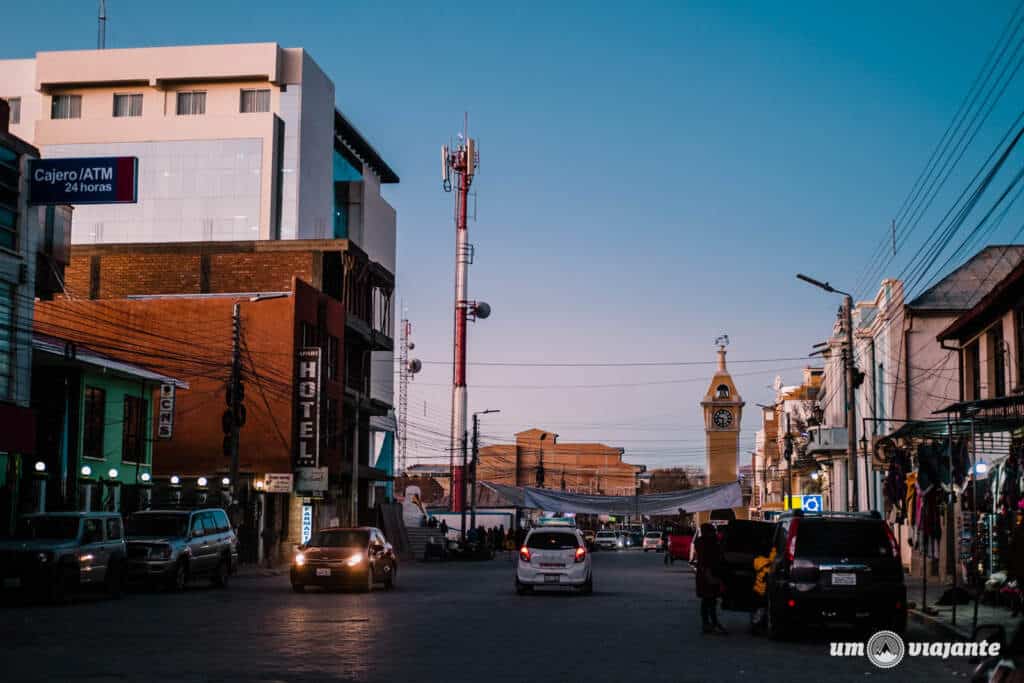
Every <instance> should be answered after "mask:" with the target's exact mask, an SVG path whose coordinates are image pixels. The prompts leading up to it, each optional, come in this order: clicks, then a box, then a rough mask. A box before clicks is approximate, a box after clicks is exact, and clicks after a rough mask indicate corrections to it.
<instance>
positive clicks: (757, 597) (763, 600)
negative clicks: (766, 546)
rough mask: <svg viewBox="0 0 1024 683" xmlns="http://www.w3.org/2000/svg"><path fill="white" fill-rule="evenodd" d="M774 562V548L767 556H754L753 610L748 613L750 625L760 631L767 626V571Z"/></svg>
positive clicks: (754, 629) (757, 631)
mask: <svg viewBox="0 0 1024 683" xmlns="http://www.w3.org/2000/svg"><path fill="white" fill-rule="evenodd" d="M773 562H775V548H772V551H771V553H769V554H768V555H767V556H765V555H758V556H756V557H755V558H754V610H753V611H752V612H751V613H750V627H751V629H752V630H753V631H754V633H761V632H762V631H764V629H765V628H767V626H768V573H769V572H770V571H771V569H772V563H773Z"/></svg>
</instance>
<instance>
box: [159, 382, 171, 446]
mask: <svg viewBox="0 0 1024 683" xmlns="http://www.w3.org/2000/svg"><path fill="white" fill-rule="evenodd" d="M159 408H160V409H159V411H158V412H157V422H156V436H157V438H158V439H169V438H171V436H173V435H174V385H173V384H169V383H164V384H161V385H160V404H159Z"/></svg>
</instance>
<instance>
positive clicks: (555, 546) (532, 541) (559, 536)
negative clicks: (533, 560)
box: [526, 531, 580, 550]
mask: <svg viewBox="0 0 1024 683" xmlns="http://www.w3.org/2000/svg"><path fill="white" fill-rule="evenodd" d="M579 544H580V543H579V539H578V538H576V534H566V533H559V532H557V531H538V532H535V533H532V534H530V537H529V538H528V539H526V547H527V548H537V549H539V550H566V549H568V548H578V547H579Z"/></svg>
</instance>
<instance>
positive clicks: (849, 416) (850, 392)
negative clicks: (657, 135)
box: [843, 294, 860, 511]
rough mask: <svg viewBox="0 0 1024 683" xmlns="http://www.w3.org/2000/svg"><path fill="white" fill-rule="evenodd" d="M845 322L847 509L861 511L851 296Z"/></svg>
mask: <svg viewBox="0 0 1024 683" xmlns="http://www.w3.org/2000/svg"><path fill="white" fill-rule="evenodd" d="M843 308H844V309H845V310H844V311H843V314H844V318H845V319H844V321H843V327H845V328H846V356H845V358H846V453H847V456H848V458H847V465H846V467H847V470H848V475H849V477H850V478H852V479H853V495H852V496H851V498H850V504H849V506H848V507H847V509H848V510H850V511H857V510H859V509H860V491H859V489H860V485H859V483H858V481H859V479H860V473H859V472H858V468H857V387H856V384H855V381H856V380H855V378H854V375H855V374H856V372H857V367H856V366H855V365H854V362H853V297H852V296H850V295H849V294H845V295H844V296H843Z"/></svg>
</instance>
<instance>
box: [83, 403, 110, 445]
mask: <svg viewBox="0 0 1024 683" xmlns="http://www.w3.org/2000/svg"><path fill="white" fill-rule="evenodd" d="M106 417H107V392H106V391H104V390H103V389H100V388H99V387H89V386H87V387H86V388H85V412H84V419H83V423H84V424H83V425H82V427H83V436H82V455H83V457H86V458H94V459H96V460H102V459H103V433H104V431H106Z"/></svg>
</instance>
